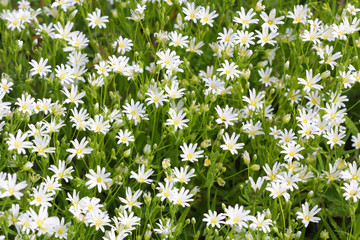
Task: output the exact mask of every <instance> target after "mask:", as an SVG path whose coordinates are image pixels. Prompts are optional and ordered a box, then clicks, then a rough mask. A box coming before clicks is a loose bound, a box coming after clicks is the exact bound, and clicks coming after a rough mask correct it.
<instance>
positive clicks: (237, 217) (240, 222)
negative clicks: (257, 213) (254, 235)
mask: <svg viewBox="0 0 360 240" xmlns="http://www.w3.org/2000/svg"><path fill="white" fill-rule="evenodd" d="M249 213H250V210H245V209H244V207H243V206H240V207H239V205H238V204H235V207H231V206H228V207H227V208H225V216H226V217H228V219H227V220H226V224H228V225H231V226H233V225H236V226H237V227H238V228H239V230H241V229H242V228H243V227H244V228H247V227H248V224H247V222H248V221H249V220H250V219H251V216H250V215H249Z"/></svg>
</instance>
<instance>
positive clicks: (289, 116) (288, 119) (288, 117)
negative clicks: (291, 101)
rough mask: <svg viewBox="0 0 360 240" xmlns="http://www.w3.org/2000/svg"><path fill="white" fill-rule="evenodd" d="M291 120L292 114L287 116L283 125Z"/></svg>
mask: <svg viewBox="0 0 360 240" xmlns="http://www.w3.org/2000/svg"><path fill="white" fill-rule="evenodd" d="M290 120H291V115H290V114H286V115H285V116H284V118H283V123H288V122H290Z"/></svg>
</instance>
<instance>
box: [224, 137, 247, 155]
mask: <svg viewBox="0 0 360 240" xmlns="http://www.w3.org/2000/svg"><path fill="white" fill-rule="evenodd" d="M239 137H240V134H235V133H233V134H232V135H231V137H230V136H229V134H228V133H225V135H223V140H224V143H225V144H223V145H220V147H221V148H222V149H223V150H229V151H230V152H231V154H233V155H234V154H237V153H238V152H237V149H242V148H243V147H244V145H245V144H244V143H237V140H238V139H239Z"/></svg>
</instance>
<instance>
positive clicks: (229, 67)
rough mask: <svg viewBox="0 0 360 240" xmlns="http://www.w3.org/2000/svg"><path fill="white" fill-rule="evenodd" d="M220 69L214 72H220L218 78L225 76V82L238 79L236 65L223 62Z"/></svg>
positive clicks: (226, 61)
mask: <svg viewBox="0 0 360 240" xmlns="http://www.w3.org/2000/svg"><path fill="white" fill-rule="evenodd" d="M221 66H222V67H221V68H218V69H217V70H216V71H218V72H220V76H222V75H226V80H229V79H231V80H233V79H234V77H237V78H238V77H239V74H240V71H239V70H237V68H238V65H236V64H235V63H233V62H232V63H230V64H229V61H228V60H225V62H224V63H222V64H221Z"/></svg>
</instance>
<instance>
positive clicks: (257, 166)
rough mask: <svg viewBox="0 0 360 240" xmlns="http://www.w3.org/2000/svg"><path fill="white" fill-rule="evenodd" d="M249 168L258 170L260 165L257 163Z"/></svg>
mask: <svg viewBox="0 0 360 240" xmlns="http://www.w3.org/2000/svg"><path fill="white" fill-rule="evenodd" d="M250 169H251V170H253V171H259V170H260V165H259V164H254V165H252V166H251V167H250Z"/></svg>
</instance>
